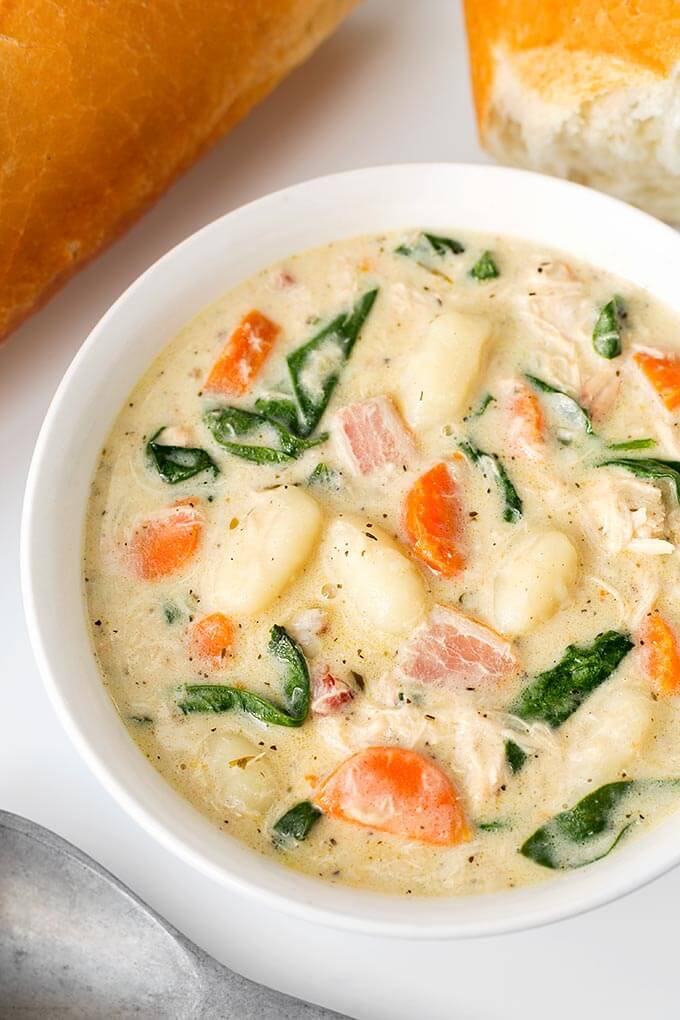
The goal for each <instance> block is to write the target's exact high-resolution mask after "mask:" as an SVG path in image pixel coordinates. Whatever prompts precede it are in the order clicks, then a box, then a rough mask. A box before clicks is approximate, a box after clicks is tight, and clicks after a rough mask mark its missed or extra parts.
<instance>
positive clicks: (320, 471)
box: [307, 461, 341, 491]
mask: <svg viewBox="0 0 680 1020" xmlns="http://www.w3.org/2000/svg"><path fill="white" fill-rule="evenodd" d="M340 478H341V475H340V472H339V471H336V470H335V468H332V467H329V466H328V464H324V463H323V461H322V462H321V463H319V464H317V465H316V467H315V468H314V470H313V471H312V473H311V475H310V476H309V478H308V479H307V485H322V486H323V487H324V488H325V489H333V490H335V491H337V490H338V489H339V488H340Z"/></svg>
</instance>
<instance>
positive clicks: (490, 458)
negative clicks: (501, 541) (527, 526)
mask: <svg viewBox="0 0 680 1020" xmlns="http://www.w3.org/2000/svg"><path fill="white" fill-rule="evenodd" d="M459 446H460V449H461V450H462V451H463V453H464V454H465V456H466V457H467V458H468V460H470V461H471V462H472V463H473V464H477V465H479V467H480V468H481V470H482V471H484V472H485V473H488V474H490V475H491V476H492V477H493V478H495V480H496V483H497V485H498V488H499V489H500V492H501V496H502V497H503V503H504V507H503V520H505V521H508V522H509V523H510V524H516V523H517V521H518V520H519V519H520V517H521V516H522V510H523V506H522V500H521V499H520V497H519V495H518V493H517V489H516V488H515V486H514V485H513V484H512V482H511V481H510V477H509V475H508V473H507V471H506V470H505V468H504V466H503V464H502V462H501V460H500V459H499V458H498V457H497V456H496V454H495V453H485V452H484V450H480V449H478V447H476V446H473V444H472V443H471V442H469V441H466V442H462V443H460V444H459Z"/></svg>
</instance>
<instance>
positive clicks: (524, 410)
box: [510, 382, 545, 452]
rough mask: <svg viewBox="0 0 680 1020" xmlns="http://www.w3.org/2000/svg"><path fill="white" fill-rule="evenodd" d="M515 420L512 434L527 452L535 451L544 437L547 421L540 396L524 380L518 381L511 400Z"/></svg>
mask: <svg viewBox="0 0 680 1020" xmlns="http://www.w3.org/2000/svg"><path fill="white" fill-rule="evenodd" d="M510 413H511V415H512V417H513V421H512V423H511V425H510V435H511V437H512V438H513V439H514V440H515V441H516V442H517V444H518V446H519V447H520V448H521V449H523V450H525V451H526V452H531V451H533V452H535V451H536V449H537V448H539V447H540V446H541V445H542V443H543V439H544V432H545V422H544V419H543V412H542V411H541V405H540V403H539V401H538V397H537V396H536V394H535V393H532V391H531V390H530V389H529V387H528V386H526V385H525V384H524V383H522V382H518V383H516V385H515V386H514V387H513V390H512V396H511V400H510Z"/></svg>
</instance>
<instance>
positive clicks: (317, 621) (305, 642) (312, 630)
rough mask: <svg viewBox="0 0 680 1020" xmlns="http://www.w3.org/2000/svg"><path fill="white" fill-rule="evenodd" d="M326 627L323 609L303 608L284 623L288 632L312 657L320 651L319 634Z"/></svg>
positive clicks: (325, 616) (326, 620) (326, 618)
mask: <svg viewBox="0 0 680 1020" xmlns="http://www.w3.org/2000/svg"><path fill="white" fill-rule="evenodd" d="M327 627H328V614H327V613H325V612H324V610H323V609H303V610H302V612H300V613H296V614H295V616H294V617H293V619H292V620H289V622H288V623H287V624H286V628H287V630H288V633H289V634H290V636H291V637H292V638H294V639H295V640H296V641H297V643H298V644H299V645H300V647H301V648H302V651H303V652H304V653H305V655H309V656H310V658H313V657H314V656H315V655H318V654H319V652H320V651H321V642H320V641H319V635H320V634H323V632H324V631H325V630H326V628H327Z"/></svg>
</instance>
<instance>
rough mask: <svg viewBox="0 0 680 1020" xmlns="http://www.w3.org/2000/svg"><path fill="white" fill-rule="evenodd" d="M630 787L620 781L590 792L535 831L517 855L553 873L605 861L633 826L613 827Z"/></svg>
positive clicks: (631, 785) (629, 783)
mask: <svg viewBox="0 0 680 1020" xmlns="http://www.w3.org/2000/svg"><path fill="white" fill-rule="evenodd" d="M633 786H634V780H622V781H620V782H616V783H607V784H606V785H605V786H601V787H600V788H599V789H598V790H594V791H593V792H592V793H589V794H588V796H587V797H584V798H583V800H580V801H579V802H578V804H576V805H575V806H574V807H573V808H570V809H569V810H568V811H562V812H561V813H560V814H558V815H555V817H554V818H551V820H550V821H549V822H546V824H545V825H542V826H541V827H540V829H537V830H536V832H534V833H533V834H532V835H531V836H529V838H528V839H527V840H526V841H525V842H524V843H523V844H522V846H521V847H520V851H519V852H520V853H521V854H522V855H523V856H524V857H528V858H529V859H530V860H532V861H534V862H535V863H536V864H540V865H541V866H542V867H543V868H552V869H553V870H566V869H569V868H581V867H583V866H584V865H586V864H592V863H593V862H594V861H598V860H600V859H601V858H602V857H606V856H607V854H608V853H610V852H611V851H612V850H613V849H614V847H615V846H616V845H617V843H618V842H619V840H620V839H621V838H622V836H623V835H624V834H625V833H626V832H627V831H628V829H629V828H630V826H631V825H632V824H633V822H632V821H630V820H629V821H623V823H622V822H621V821H620V822H619V824H618V825H617V824H616V816H617V814H618V812H617V808H619V807H620V805H621V802H622V801H623V800H625V799H626V798H627V797H628V795H629V794H630V793H631V790H632V788H633Z"/></svg>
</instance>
